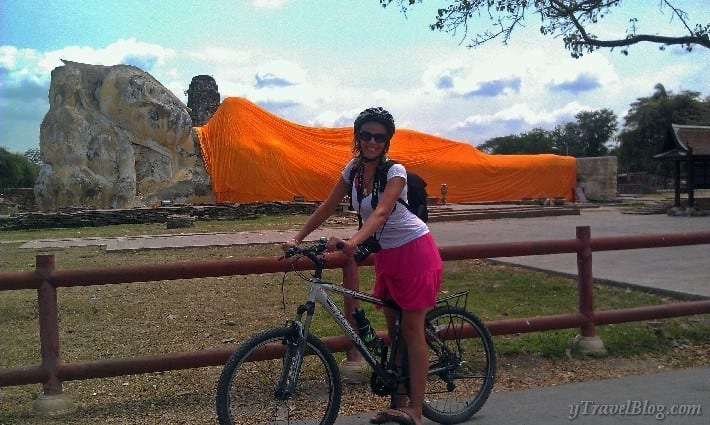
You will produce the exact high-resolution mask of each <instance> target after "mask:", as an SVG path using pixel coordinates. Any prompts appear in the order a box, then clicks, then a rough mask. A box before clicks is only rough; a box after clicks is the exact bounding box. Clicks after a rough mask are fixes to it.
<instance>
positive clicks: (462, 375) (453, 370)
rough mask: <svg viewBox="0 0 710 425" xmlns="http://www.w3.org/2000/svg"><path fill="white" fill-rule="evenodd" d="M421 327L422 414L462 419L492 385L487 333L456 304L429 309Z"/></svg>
mask: <svg viewBox="0 0 710 425" xmlns="http://www.w3.org/2000/svg"><path fill="white" fill-rule="evenodd" d="M425 327H426V333H427V345H428V346H429V378H428V381H427V388H426V395H425V400H424V405H423V414H424V416H426V417H427V418H429V419H431V420H433V421H434V422H438V423H442V424H455V423H460V422H463V421H465V420H467V419H468V418H470V417H471V416H473V415H474V414H475V413H476V412H478V410H479V409H480V408H481V407H482V406H483V404H484V403H485V402H486V400H487V399H488V396H489V395H490V393H491V390H492V389H493V383H494V381H495V374H496V355H495V348H494V346H493V340H492V338H491V335H490V333H489V332H488V329H487V328H486V327H485V326H484V325H483V323H482V322H481V321H480V320H479V319H478V318H477V317H476V316H475V315H473V314H472V313H470V312H468V311H466V310H465V309H464V308H461V307H456V306H442V307H437V308H434V309H433V310H431V311H430V312H429V313H427V316H426V323H425ZM432 335H434V336H435V337H432Z"/></svg>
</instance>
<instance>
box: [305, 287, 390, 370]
mask: <svg viewBox="0 0 710 425" xmlns="http://www.w3.org/2000/svg"><path fill="white" fill-rule="evenodd" d="M328 292H335V293H338V294H340V295H342V296H349V297H352V298H354V299H357V300H360V301H365V302H368V303H370V304H374V305H379V306H381V307H385V308H392V309H394V310H395V311H397V312H398V318H397V322H396V324H395V332H394V335H392V338H393V341H392V355H391V359H394V358H395V355H396V350H397V343H398V339H399V330H398V329H399V323H400V317H401V309H399V307H397V306H395V305H393V304H392V303H390V302H387V301H385V300H381V299H379V298H376V297H373V296H371V295H367V294H364V293H362V292H358V291H354V290H352V289H347V288H344V287H342V286H340V285H335V284H332V283H329V282H323V281H322V280H321V279H320V278H318V277H314V278H312V279H311V288H310V290H309V293H308V298H307V301H306V304H305V305H303V306H300V307H299V308H298V310H297V312H296V317H295V319H294V322H296V323H301V324H302V325H303V335H302V337H303V340H304V341H305V338H306V337H307V335H308V333H309V331H310V325H311V320H312V319H313V315H314V314H315V305H316V303H318V304H320V305H321V306H322V307H323V308H324V309H325V311H327V312H328V314H329V315H330V316H331V317H332V318H333V320H335V322H336V323H337V324H338V325H339V326H340V328H341V329H342V330H343V332H344V333H345V335H347V336H348V338H349V339H350V340H351V341H352V343H353V344H354V345H355V347H356V348H357V350H358V351H359V352H360V354H362V356H363V358H364V359H365V361H366V362H367V363H368V364H369V365H370V366H371V367H372V368H373V370H374V371H375V372H376V373H377V374H378V375H380V376H381V377H383V378H384V377H387V376H388V373H387V371H386V370H385V369H384V368H383V367H382V366H381V365H380V364H379V362H378V361H377V359H375V357H374V356H373V355H372V352H371V351H370V350H369V349H368V348H367V345H366V344H365V342H364V341H363V340H362V338H360V335H359V334H358V332H357V331H356V330H355V329H354V328H353V327H352V326H351V325H350V322H349V321H348V320H347V318H346V317H345V315H344V314H343V312H342V311H341V310H340V308H339V307H338V306H337V305H336V304H335V302H334V301H333V299H332V298H331V297H330V296H328ZM303 313H306V319H305V320H302V317H303Z"/></svg>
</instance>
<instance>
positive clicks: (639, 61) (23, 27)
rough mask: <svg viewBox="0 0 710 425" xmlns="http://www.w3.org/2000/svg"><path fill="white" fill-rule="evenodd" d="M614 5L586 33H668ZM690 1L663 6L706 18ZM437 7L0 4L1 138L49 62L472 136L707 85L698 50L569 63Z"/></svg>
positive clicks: (338, 122)
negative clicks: (113, 68)
mask: <svg viewBox="0 0 710 425" xmlns="http://www.w3.org/2000/svg"><path fill="white" fill-rule="evenodd" d="M626 3H629V4H631V6H626V5H625V6H623V7H622V8H619V9H615V11H614V14H613V15H611V16H610V17H611V18H612V19H608V20H607V19H605V20H604V21H603V22H602V25H600V26H599V27H598V28H596V29H595V30H596V31H597V32H598V33H599V34H608V33H610V32H611V31H613V26H612V25H613V24H615V25H617V26H616V32H617V33H618V31H619V29H621V30H622V31H623V29H624V28H625V23H626V22H627V21H628V19H629V18H631V17H634V16H636V17H639V19H640V21H639V22H640V25H641V28H640V29H641V32H648V33H654V32H660V33H665V34H679V33H680V32H681V31H682V30H681V29H680V27H679V25H680V23H679V22H678V20H677V19H676V20H673V21H671V19H670V15H669V10H668V9H667V8H666V9H664V10H663V12H664V13H665V15H663V14H660V13H659V12H658V7H657V6H658V4H659V2H656V1H643V2H639V1H627V2H626ZM703 3H704V2H702V1H696V0H686V1H682V0H679V1H676V2H675V4H676V5H677V6H679V7H680V8H682V9H685V10H686V11H687V12H689V13H690V15H691V17H693V18H695V21H700V22H703V21H705V22H706V21H708V19H707V18H708V12H707V9H706V8H705V7H703V6H702V4H703ZM441 4H442V1H435V0H426V1H425V2H424V3H423V4H421V5H419V6H418V7H416V8H415V9H414V10H413V11H410V13H409V14H408V15H407V16H406V17H405V16H404V15H403V14H402V13H400V11H399V10H398V8H397V7H396V6H391V7H389V8H387V9H382V7H380V5H379V2H378V0H327V1H325V0H239V1H218V0H212V1H208V0H190V1H182V0H170V1H169V0H153V1H148V0H142V1H139V0H122V1H115V0H113V1H105V0H94V1H88V0H85V1H77V0H63V1H59V0H44V1H34V0H3V1H2V2H0V146H3V147H5V148H6V149H8V150H10V151H12V152H18V153H23V152H25V151H26V150H27V149H30V148H36V147H38V146H39V126H40V124H41V122H42V118H43V117H44V115H45V114H46V112H47V110H48V108H49V104H48V102H47V95H48V91H49V83H50V73H51V71H52V69H54V68H55V67H58V66H61V65H62V63H61V61H60V59H68V60H72V61H77V62H83V63H90V64H96V65H114V64H119V63H127V64H131V65H136V66H138V67H140V68H142V69H143V70H145V71H147V72H149V73H150V74H152V75H153V76H154V77H155V78H156V79H158V81H160V82H161V83H162V84H163V85H165V86H166V87H167V88H168V89H170V90H171V91H172V92H173V93H175V95H177V96H178V97H179V98H180V99H182V100H183V102H185V103H186V102H187V99H186V97H185V95H184V91H185V90H187V88H188V86H189V84H190V81H191V79H192V77H194V76H195V75H200V74H208V75H212V76H213V77H214V78H215V80H216V81H217V84H218V86H219V91H220V94H221V96H222V97H223V98H224V97H230V96H241V97H245V98H247V99H249V100H251V101H253V102H256V103H258V104H260V105H261V106H263V107H265V108H266V109H267V110H269V111H270V112H272V113H274V114H276V115H278V116H280V117H283V118H285V119H288V120H290V121H293V122H296V123H299V124H303V125H308V126H325V127H340V126H349V125H351V123H352V121H353V119H354V117H355V116H356V115H357V113H358V112H359V111H360V110H362V109H364V108H366V107H368V106H372V105H381V106H384V107H385V108H387V109H389V110H390V111H391V112H392V113H393V115H394V117H395V120H396V122H397V125H398V127H402V128H410V129H413V130H418V131H423V132H426V133H430V134H436V135H439V136H442V137H445V138H448V139H452V140H457V141H463V142H468V143H471V144H473V145H478V144H480V143H483V142H485V141H486V140H488V139H490V138H492V137H496V136H505V135H510V134H519V133H521V132H524V131H529V130H531V129H533V128H536V127H541V128H546V129H553V128H554V126H555V125H557V124H561V123H565V122H568V121H572V120H574V115H575V114H576V113H578V112H580V111H583V110H597V109H601V108H609V109H612V110H613V111H614V112H615V113H616V114H617V115H618V116H619V117H620V118H623V116H624V114H625V113H626V111H627V110H628V108H629V105H630V104H631V103H632V102H634V101H635V100H636V99H637V98H639V97H646V96H650V95H651V94H652V93H653V87H654V85H655V84H656V83H662V84H663V85H664V86H665V87H666V89H667V90H670V91H672V92H675V93H679V92H681V91H683V90H693V91H699V92H701V93H702V94H703V96H708V95H710V76H709V74H708V69H709V68H710V67H709V64H710V50H708V49H701V48H697V49H695V51H694V52H692V53H686V52H685V51H683V50H681V49H680V48H677V47H672V48H669V49H667V50H666V51H665V52H660V51H659V50H658V47H657V46H656V45H650V44H646V45H636V46H634V47H632V49H631V51H630V55H629V56H623V55H621V54H620V53H619V51H618V50H617V51H612V52H610V51H608V50H603V51H597V52H595V53H593V54H588V55H585V56H584V57H583V58H582V59H576V60H575V59H572V58H571V57H570V55H569V53H568V52H567V51H565V50H564V48H563V45H562V41H561V40H558V39H552V38H544V37H542V36H541V35H539V34H538V31H537V28H538V27H539V22H538V21H537V20H536V17H535V16H532V15H531V17H530V19H529V21H528V22H527V28H526V29H524V30H522V31H518V32H516V33H514V34H513V38H512V40H511V42H510V44H509V45H508V46H504V45H503V44H502V43H501V42H499V41H492V42H489V43H487V44H486V45H484V46H483V47H479V48H476V49H468V48H466V47H465V43H464V44H461V43H460V42H461V41H462V34H458V35H454V36H452V35H450V34H446V33H439V32H432V31H430V30H429V28H428V24H430V23H431V22H433V18H434V16H435V11H436V8H437V6H440V5H441ZM634 5H638V6H634ZM635 7H639V9H636V8H635ZM700 18H702V19H700ZM474 24H475V23H474Z"/></svg>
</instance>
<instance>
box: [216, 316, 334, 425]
mask: <svg viewBox="0 0 710 425" xmlns="http://www.w3.org/2000/svg"><path fill="white" fill-rule="evenodd" d="M293 335H294V331H293V329H292V328H289V327H283V328H273V329H268V330H265V331H262V332H260V333H258V334H256V335H254V336H252V337H251V338H249V339H248V340H247V341H245V342H244V343H243V344H242V345H241V346H240V347H239V348H238V349H237V350H236V351H235V352H234V353H233V354H232V355H231V356H230V357H229V359H228V360H227V363H226V364H225V366H224V369H223V370H222V374H221V375H220V378H219V382H218V384H217V397H216V405H217V416H218V418H219V423H220V424H221V425H242V424H244V425H246V424H249V425H254V424H262V423H263V424H265V423H268V424H306V423H307V424H319V425H332V424H333V423H334V422H335V418H336V417H337V415H338V410H339V409H340V400H341V396H342V383H341V381H340V371H339V369H338V365H337V363H336V361H335V358H334V357H333V354H332V353H331V352H330V350H329V349H328V348H327V347H326V346H325V344H324V343H323V342H322V341H321V340H320V339H318V338H317V337H315V336H314V335H308V338H307V339H306V355H305V356H304V357H303V363H302V365H301V371H300V374H299V376H298V383H297V386H296V388H295V389H294V392H293V394H292V395H291V396H290V397H289V398H288V399H287V400H279V399H278V398H277V396H276V395H275V386H276V384H277V382H278V380H279V376H280V374H281V371H282V370H283V367H284V358H285V357H287V356H285V350H284V349H283V348H281V347H286V344H287V342H286V341H293V339H294V337H293ZM261 349H266V350H277V351H276V353H277V354H276V358H274V359H266V360H256V361H251V360H250V359H249V357H250V356H252V354H254V353H255V352H257V350H261ZM269 357H274V356H269Z"/></svg>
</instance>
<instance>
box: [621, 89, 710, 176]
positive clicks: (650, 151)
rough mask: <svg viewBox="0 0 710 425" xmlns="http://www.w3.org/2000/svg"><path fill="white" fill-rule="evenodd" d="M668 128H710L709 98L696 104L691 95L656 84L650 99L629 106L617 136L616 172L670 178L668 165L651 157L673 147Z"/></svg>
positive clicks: (698, 98)
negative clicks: (617, 169)
mask: <svg viewBox="0 0 710 425" xmlns="http://www.w3.org/2000/svg"><path fill="white" fill-rule="evenodd" d="M671 124H686V125H710V97H708V98H706V99H705V100H700V93H698V92H692V91H684V92H682V93H680V94H677V95H676V94H673V93H672V92H669V91H666V89H665V87H664V86H663V85H662V84H656V86H655V87H654V93H653V95H651V96H649V97H643V98H639V99H637V100H636V102H634V103H632V104H631V109H629V111H628V113H627V115H626V118H625V122H624V129H623V130H622V131H621V133H620V134H619V147H618V159H619V170H620V171H649V172H652V173H658V174H661V175H665V176H670V175H671V166H672V164H670V163H668V162H662V161H658V160H656V159H653V156H654V155H656V154H659V153H661V152H663V151H665V150H668V149H670V148H671V147H672V146H673V145H674V142H673V135H672V127H671Z"/></svg>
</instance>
